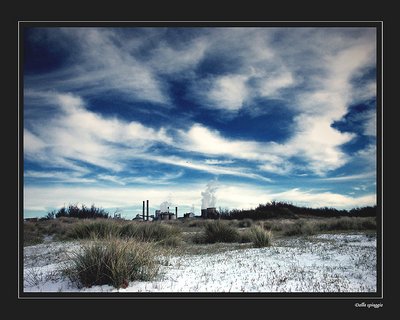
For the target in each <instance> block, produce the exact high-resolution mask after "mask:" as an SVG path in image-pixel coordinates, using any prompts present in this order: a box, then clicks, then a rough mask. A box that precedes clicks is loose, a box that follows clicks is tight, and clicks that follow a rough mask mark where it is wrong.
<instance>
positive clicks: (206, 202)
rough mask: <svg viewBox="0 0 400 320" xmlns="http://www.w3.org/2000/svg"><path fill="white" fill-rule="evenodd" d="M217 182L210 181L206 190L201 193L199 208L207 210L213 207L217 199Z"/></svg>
mask: <svg viewBox="0 0 400 320" xmlns="http://www.w3.org/2000/svg"><path fill="white" fill-rule="evenodd" d="M217 189H218V186H217V181H216V180H212V181H210V182H209V183H207V186H206V190H205V191H204V192H202V193H201V197H202V199H201V208H202V209H207V208H212V207H215V203H216V202H217V198H216V197H215V192H216V191H217Z"/></svg>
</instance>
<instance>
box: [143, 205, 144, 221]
mask: <svg viewBox="0 0 400 320" xmlns="http://www.w3.org/2000/svg"><path fill="white" fill-rule="evenodd" d="M143 221H144V200H143Z"/></svg>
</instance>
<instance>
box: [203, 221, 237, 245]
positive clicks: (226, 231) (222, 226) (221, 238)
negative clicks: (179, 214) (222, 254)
mask: <svg viewBox="0 0 400 320" xmlns="http://www.w3.org/2000/svg"><path fill="white" fill-rule="evenodd" d="M203 236H204V237H203V239H204V242H205V243H215V242H237V241H239V239H240V235H239V232H238V231H237V229H236V228H234V227H232V226H230V225H229V224H228V223H226V222H225V221H221V220H215V221H212V222H209V223H207V224H206V225H205V226H204V234H203Z"/></svg>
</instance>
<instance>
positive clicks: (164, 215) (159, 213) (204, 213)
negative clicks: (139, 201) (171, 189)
mask: <svg viewBox="0 0 400 320" xmlns="http://www.w3.org/2000/svg"><path fill="white" fill-rule="evenodd" d="M161 207H163V208H162V209H157V210H155V212H154V215H150V214H149V210H150V209H149V200H146V201H143V209H142V215H140V214H137V215H136V217H135V218H133V219H132V220H135V221H162V220H176V219H188V218H195V217H196V216H195V214H194V212H186V213H184V214H183V216H182V217H178V207H175V212H173V211H172V212H171V211H170V207H169V206H167V207H165V206H161ZM192 211H194V210H192ZM200 218H202V219H218V218H219V212H218V211H217V209H216V208H215V207H210V208H206V209H201V216H200Z"/></svg>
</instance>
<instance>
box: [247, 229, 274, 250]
mask: <svg viewBox="0 0 400 320" xmlns="http://www.w3.org/2000/svg"><path fill="white" fill-rule="evenodd" d="M250 239H251V240H252V242H253V245H254V246H255V247H257V248H262V247H268V246H270V245H271V242H272V232H271V231H267V230H264V229H263V228H262V227H260V226H253V227H251V229H250Z"/></svg>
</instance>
